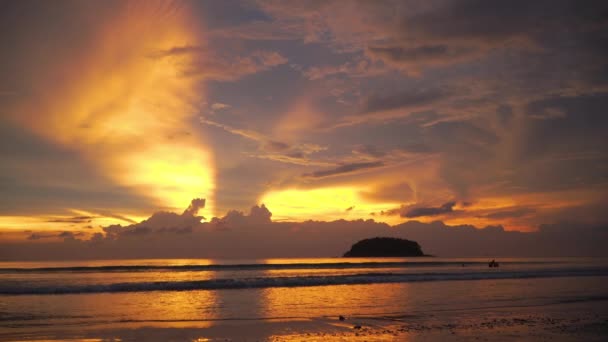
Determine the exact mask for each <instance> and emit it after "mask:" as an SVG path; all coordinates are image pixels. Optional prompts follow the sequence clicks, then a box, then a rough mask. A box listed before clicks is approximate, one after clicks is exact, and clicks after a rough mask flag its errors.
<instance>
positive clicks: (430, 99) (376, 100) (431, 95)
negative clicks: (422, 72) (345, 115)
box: [363, 88, 453, 113]
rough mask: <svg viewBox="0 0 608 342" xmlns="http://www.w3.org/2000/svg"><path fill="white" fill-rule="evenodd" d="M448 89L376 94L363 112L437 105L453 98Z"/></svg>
mask: <svg viewBox="0 0 608 342" xmlns="http://www.w3.org/2000/svg"><path fill="white" fill-rule="evenodd" d="M452 94H453V91H452V90H449V89H447V88H419V89H408V90H406V91H402V92H400V93H396V94H376V95H373V96H370V97H369V98H367V99H366V101H365V103H364V105H363V112H364V113H369V112H376V111H383V110H390V109H398V108H405V109H407V108H417V107H422V106H428V105H432V104H435V103H437V102H439V101H442V100H445V99H446V98H448V97H450V96H452Z"/></svg>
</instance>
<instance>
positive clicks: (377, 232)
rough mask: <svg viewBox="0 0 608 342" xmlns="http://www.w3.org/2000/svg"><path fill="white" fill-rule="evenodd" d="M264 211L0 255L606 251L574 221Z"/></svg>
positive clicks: (151, 222) (13, 248)
mask: <svg viewBox="0 0 608 342" xmlns="http://www.w3.org/2000/svg"><path fill="white" fill-rule="evenodd" d="M347 210H348V209H347ZM271 215H272V214H271V213H270V210H268V208H266V207H265V206H264V205H261V206H254V207H253V208H252V209H251V211H250V213H249V214H248V215H245V214H243V213H242V212H239V211H230V212H228V213H227V214H226V215H225V216H223V217H222V218H214V219H213V220H212V221H210V222H205V223H201V222H198V221H197V220H196V217H193V216H191V215H186V214H183V215H177V214H174V213H167V212H158V213H155V214H154V215H152V216H151V217H150V218H148V219H147V220H144V221H142V222H141V223H138V224H134V225H130V226H127V227H121V226H118V225H115V226H109V227H105V229H104V232H105V235H104V234H100V233H97V234H95V235H93V236H91V237H90V238H89V239H87V238H86V235H84V234H81V233H78V232H77V233H72V232H57V233H48V234H42V233H34V234H32V235H31V236H30V240H29V241H27V240H26V241H24V242H7V241H4V242H0V247H1V248H0V258H2V259H3V260H58V259H74V258H81V259H87V258H92V259H96V258H97V259H99V258H109V257H113V258H201V257H206V258H269V257H323V256H335V255H340V254H342V253H344V252H345V251H346V250H348V248H350V246H351V245H352V244H353V243H355V242H356V241H359V240H361V239H363V238H369V237H373V236H390V237H400V238H407V239H410V240H414V241H417V242H418V243H420V245H421V246H422V248H423V249H424V250H425V252H426V253H429V254H433V255H437V256H443V257H448V256H459V257H489V258H496V257H513V256H544V257H548V256H564V255H568V256H602V255H603V256H606V248H605V246H604V245H605V243H604V242H605V241H606V238H608V229H607V226H605V225H603V226H602V225H594V226H589V225H581V224H578V223H556V224H551V225H543V226H541V227H540V230H539V231H537V232H528V233H525V232H512V231H506V230H505V229H504V228H503V227H502V226H486V227H484V228H477V227H474V226H471V225H452V226H449V225H446V224H444V223H443V222H440V221H435V222H431V223H421V222H418V221H408V222H405V223H401V224H398V225H394V226H389V225H387V224H384V223H378V222H374V221H373V220H354V221H346V220H336V221H332V222H323V221H304V222H274V221H271ZM51 237H52V238H54V239H51ZM31 240H44V241H36V242H35V243H34V242H32V241H31Z"/></svg>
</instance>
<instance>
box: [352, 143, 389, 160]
mask: <svg viewBox="0 0 608 342" xmlns="http://www.w3.org/2000/svg"><path fill="white" fill-rule="evenodd" d="M353 153H354V154H359V155H363V156H367V157H373V158H380V157H384V156H385V155H386V153H385V152H383V151H380V150H379V149H378V148H377V147H376V146H374V145H357V146H355V147H354V148H353Z"/></svg>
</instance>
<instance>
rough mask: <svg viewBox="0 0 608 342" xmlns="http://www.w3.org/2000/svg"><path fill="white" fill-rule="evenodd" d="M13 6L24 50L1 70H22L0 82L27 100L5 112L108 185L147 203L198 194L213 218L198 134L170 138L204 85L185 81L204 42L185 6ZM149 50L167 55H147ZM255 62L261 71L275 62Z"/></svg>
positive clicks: (210, 177) (173, 202) (206, 158)
mask: <svg viewBox="0 0 608 342" xmlns="http://www.w3.org/2000/svg"><path fill="white" fill-rule="evenodd" d="M19 6H20V4H15V5H14V7H13V8H12V10H16V11H18V13H21V14H20V15H19V18H20V19H19V20H10V21H9V26H8V27H7V30H10V31H9V32H12V33H13V34H14V35H15V37H16V38H14V39H15V40H16V41H19V42H20V43H19V45H20V48H18V49H16V50H15V51H14V53H13V54H12V55H11V58H12V59H10V60H9V61H8V62H7V63H4V60H3V63H1V64H2V67H3V70H2V73H3V74H4V69H5V68H6V70H10V69H12V67H13V66H18V67H17V68H16V69H20V70H27V72H26V73H20V74H19V75H16V74H15V73H14V72H10V73H7V74H6V75H7V77H8V79H12V78H14V79H15V81H16V82H18V83H19V84H20V85H22V87H24V89H25V90H26V93H27V94H28V96H24V97H20V98H18V99H17V100H16V101H15V103H14V106H11V108H10V110H9V111H8V113H9V118H10V120H13V121H14V122H17V123H19V124H20V125H21V126H24V127H27V129H28V130H29V131H30V132H32V133H33V134H35V135H37V136H39V137H41V138H43V139H44V140H46V141H47V143H50V144H54V145H57V146H60V147H61V148H64V149H66V150H71V151H74V152H75V154H76V157H77V158H79V159H82V160H83V162H84V163H88V164H90V165H92V167H93V168H94V169H95V171H96V172H99V173H100V174H101V175H102V176H103V177H104V178H105V179H107V180H109V181H111V182H113V183H114V184H115V185H119V186H122V187H123V189H128V191H130V192H132V193H134V194H137V195H139V196H141V197H144V198H145V199H146V200H147V201H148V203H149V204H151V205H153V206H156V207H164V208H170V209H176V208H183V207H184V206H186V205H187V203H189V201H190V200H191V199H192V198H193V197H196V196H200V195H204V196H205V197H207V198H208V203H207V208H206V210H207V211H209V212H213V194H214V189H215V170H214V168H215V166H214V165H215V163H214V160H213V155H212V153H211V151H210V147H209V146H208V145H207V143H206V141H205V139H204V137H203V136H201V135H199V134H192V135H180V136H179V137H177V136H176V132H190V131H191V130H190V129H189V128H190V127H188V122H189V121H190V119H191V118H192V117H193V115H195V113H196V111H195V110H194V108H195V106H196V105H197V104H198V103H200V102H201V100H203V96H204V91H203V89H201V87H200V79H197V78H196V77H193V76H188V75H187V71H188V70H189V69H192V68H194V67H195V66H196V63H197V60H196V59H195V58H194V56H193V55H194V51H193V50H195V49H194V48H191V47H195V46H199V45H201V44H202V43H203V42H204V41H205V39H204V36H203V35H202V34H200V32H197V30H195V29H194V26H192V25H190V24H189V23H190V22H191V20H192V12H191V11H190V9H189V8H188V5H187V4H180V5H176V6H163V5H161V4H159V3H152V2H151V3H148V2H141V3H138V4H136V5H134V4H131V3H129V2H124V3H113V2H112V3H111V2H100V3H95V4H92V3H91V4H79V3H75V2H64V3H61V4H54V5H48V6H47V5H46V4H45V5H41V7H40V8H39V9H38V10H36V11H30V10H23V8H19ZM26 6H27V5H26ZM133 6H135V7H133ZM40 16H44V18H40ZM2 21H3V22H4V18H3V20H2ZM3 34H4V33H3ZM66 35H69V36H70V37H71V38H70V39H65V38H66ZM42 36H44V37H45V38H44V39H38V38H39V37H42ZM177 47H186V48H184V49H182V50H181V51H180V50H179V49H178V48H177ZM17 50H18V51H17ZM41 50H44V51H45V53H44V54H41V53H39V51H41ZM154 51H172V54H171V55H169V54H167V55H166V56H164V57H157V58H153V57H151V56H150V53H151V52H154ZM42 55H44V56H42ZM256 58H257V59H256V60H260V62H259V63H261V64H264V65H268V64H269V62H267V60H276V58H275V57H274V56H270V55H269V56H268V57H264V55H261V56H260V57H256ZM246 62H247V61H245V62H244V63H245V64H246ZM270 64H272V63H270ZM59 80H60V81H59ZM33 99H35V100H33ZM184 179H188V182H184V181H183V180H184Z"/></svg>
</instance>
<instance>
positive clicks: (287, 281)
mask: <svg viewBox="0 0 608 342" xmlns="http://www.w3.org/2000/svg"><path fill="white" fill-rule="evenodd" d="M585 276H608V268H586V269H581V268H578V269H561V270H559V269H556V270H542V271H497V270H492V271H489V270H488V271H485V272H449V273H446V272H442V273H413V274H412V273H410V274H403V273H362V274H351V275H333V276H294V277H255V278H235V279H210V280H197V281H157V282H129V283H113V284H92V285H62V286H59V285H57V286H30V285H29V284H26V285H23V284H19V286H14V284H13V285H8V286H4V285H0V295H53V294H81V293H106V292H107V293H120V292H146V291H192V290H220V289H247V288H269V287H302V286H324V285H355V284H382V283H408V282H425V281H454V280H488V279H525V278H551V277H585Z"/></svg>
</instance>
